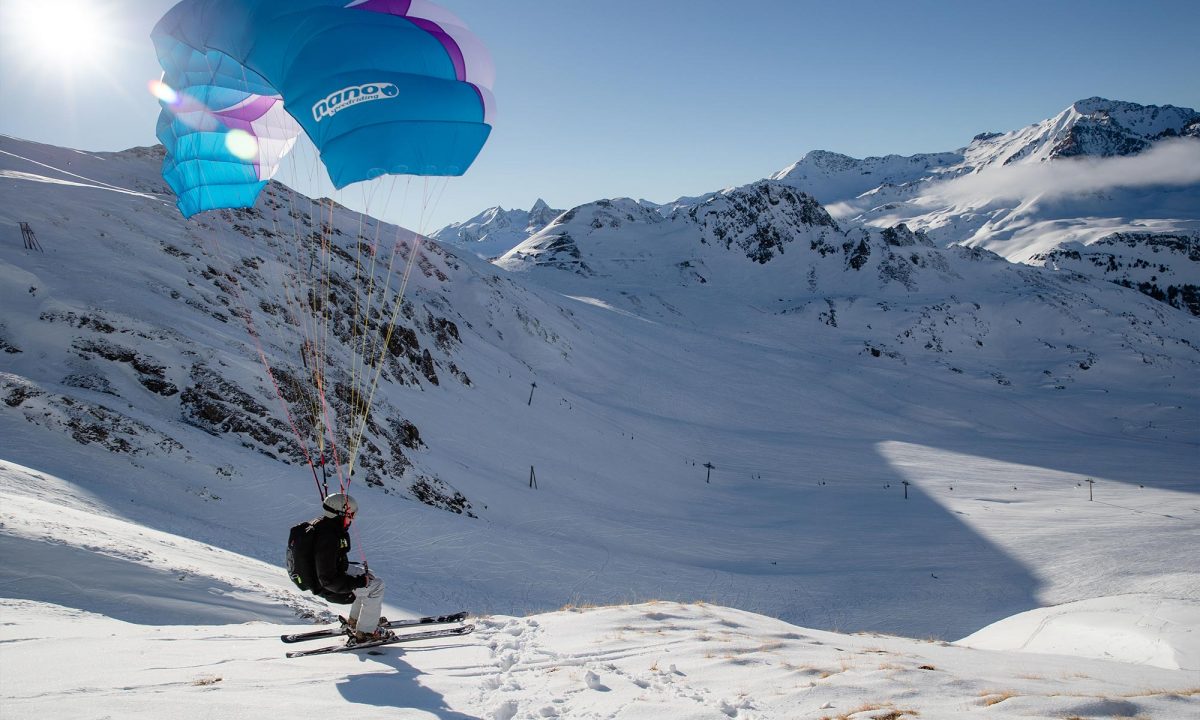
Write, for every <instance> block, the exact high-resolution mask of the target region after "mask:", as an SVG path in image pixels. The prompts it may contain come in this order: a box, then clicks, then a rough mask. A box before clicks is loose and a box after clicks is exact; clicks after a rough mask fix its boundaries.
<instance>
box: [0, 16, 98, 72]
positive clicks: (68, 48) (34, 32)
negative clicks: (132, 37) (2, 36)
mask: <svg viewBox="0 0 1200 720" xmlns="http://www.w3.org/2000/svg"><path fill="white" fill-rule="evenodd" d="M4 5H5V13H4V18H3V19H4V21H5V23H6V24H9V27H8V32H7V33H6V35H8V37H9V38H11V39H14V40H16V41H17V42H19V43H20V45H22V48H21V49H22V50H23V51H24V52H25V53H28V55H27V58H26V59H27V60H30V61H36V62H38V63H39V64H43V65H52V66H57V67H58V68H59V69H62V70H71V69H75V68H86V67H89V66H90V67H95V66H96V63H97V62H99V61H102V60H103V56H104V55H105V52H106V50H107V49H108V45H109V42H110V35H109V33H110V32H111V23H110V22H109V18H108V16H107V14H106V13H105V11H104V6H105V3H103V2H98V1H97V0H58V1H57V2H49V1H48V0H4Z"/></svg>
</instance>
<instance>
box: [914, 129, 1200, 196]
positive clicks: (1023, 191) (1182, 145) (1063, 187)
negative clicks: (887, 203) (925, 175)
mask: <svg viewBox="0 0 1200 720" xmlns="http://www.w3.org/2000/svg"><path fill="white" fill-rule="evenodd" d="M1197 183H1200V140H1193V139H1190V138H1180V139H1175V140H1168V141H1164V142H1161V143H1158V144H1157V145H1155V146H1154V147H1153V148H1151V149H1150V150H1147V151H1146V152H1143V153H1141V154H1138V155H1132V156H1128V157H1113V158H1070V159H1059V160H1053V161H1050V162H1036V163H1028V164H1014V165H1005V166H1001V167H996V168H989V169H986V170H984V171H982V172H978V173H974V174H971V175H964V176H962V177H958V178H955V179H953V180H947V181H945V182H941V183H937V184H935V185H933V186H932V187H930V188H929V189H928V190H926V191H925V192H923V193H922V195H923V196H924V197H923V198H922V202H921V204H923V205H924V204H943V203H947V204H957V203H964V202H971V201H978V200H980V199H984V200H1022V199H1026V198H1031V197H1038V196H1040V197H1045V198H1051V197H1059V196H1067V195H1080V194H1084V193H1091V192H1096V191H1101V190H1108V189H1111V188H1122V187H1145V186H1170V185H1192V184H1197Z"/></svg>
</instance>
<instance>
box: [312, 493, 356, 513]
mask: <svg viewBox="0 0 1200 720" xmlns="http://www.w3.org/2000/svg"><path fill="white" fill-rule="evenodd" d="M321 508H322V509H323V510H324V511H325V517H337V516H338V515H349V516H351V517H353V516H354V514H355V513H356V512H358V502H357V501H356V500H355V499H354V498H352V497H350V496H349V495H346V494H345V493H334V494H332V495H330V496H329V497H327V498H325V502H323V503H321Z"/></svg>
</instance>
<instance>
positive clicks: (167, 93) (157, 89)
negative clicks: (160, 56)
mask: <svg viewBox="0 0 1200 720" xmlns="http://www.w3.org/2000/svg"><path fill="white" fill-rule="evenodd" d="M146 86H147V87H148V88H149V89H150V94H151V95H153V96H154V97H156V98H158V99H159V100H161V101H163V102H165V103H166V104H168V105H175V104H176V103H178V102H179V93H177V92H175V90H174V89H173V88H172V87H171V86H170V85H168V84H166V83H165V82H163V81H162V80H151V81H150V82H149V83H147V85H146Z"/></svg>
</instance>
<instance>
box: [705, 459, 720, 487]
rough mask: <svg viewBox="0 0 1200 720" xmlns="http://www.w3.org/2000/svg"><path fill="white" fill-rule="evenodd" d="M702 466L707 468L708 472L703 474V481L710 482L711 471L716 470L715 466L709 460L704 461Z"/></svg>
mask: <svg viewBox="0 0 1200 720" xmlns="http://www.w3.org/2000/svg"><path fill="white" fill-rule="evenodd" d="M704 467H706V468H708V474H707V475H705V476H704V482H706V483H711V482H712V471H713V470H716V469H717V466H716V465H713V464H712V463H710V462H706V463H704Z"/></svg>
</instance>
